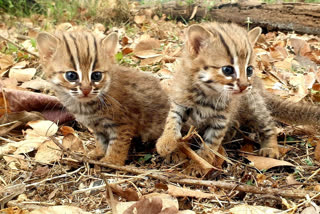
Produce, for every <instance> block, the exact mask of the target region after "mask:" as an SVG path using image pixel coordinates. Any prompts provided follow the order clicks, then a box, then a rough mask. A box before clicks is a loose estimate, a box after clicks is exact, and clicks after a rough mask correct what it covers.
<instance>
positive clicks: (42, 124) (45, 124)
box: [27, 120, 58, 137]
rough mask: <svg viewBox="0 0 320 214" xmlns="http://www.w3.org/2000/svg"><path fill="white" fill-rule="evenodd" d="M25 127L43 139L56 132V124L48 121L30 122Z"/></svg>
mask: <svg viewBox="0 0 320 214" xmlns="http://www.w3.org/2000/svg"><path fill="white" fill-rule="evenodd" d="M27 126H30V127H31V128H32V129H33V131H34V132H35V133H36V134H38V135H40V136H45V137H50V136H52V135H54V134H56V133H57V131H58V126H57V124H55V123H54V122H52V121H50V120H36V121H30V122H28V123H27Z"/></svg>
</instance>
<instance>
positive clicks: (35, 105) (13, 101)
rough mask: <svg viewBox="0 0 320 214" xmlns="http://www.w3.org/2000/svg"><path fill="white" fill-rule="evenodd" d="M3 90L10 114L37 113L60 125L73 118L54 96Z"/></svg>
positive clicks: (0, 94)
mask: <svg viewBox="0 0 320 214" xmlns="http://www.w3.org/2000/svg"><path fill="white" fill-rule="evenodd" d="M0 89H1V85H0ZM3 90H4V92H5V97H6V98H7V100H8V103H7V105H8V108H9V109H10V111H12V112H19V111H38V112H41V113H42V115H43V116H44V117H45V118H46V119H48V120H51V121H54V122H57V121H59V122H60V123H64V122H67V121H71V120H73V119H74V116H73V115H72V114H70V113H69V112H67V111H66V110H65V108H64V107H63V105H62V104H61V103H60V102H59V100H58V99H57V98H56V97H54V96H49V95H45V94H40V93H35V92H29V91H21V90H15V89H8V88H5V89H3ZM1 96H3V95H2V93H1V91H0V97H1Z"/></svg>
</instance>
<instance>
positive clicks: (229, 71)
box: [221, 65, 235, 77]
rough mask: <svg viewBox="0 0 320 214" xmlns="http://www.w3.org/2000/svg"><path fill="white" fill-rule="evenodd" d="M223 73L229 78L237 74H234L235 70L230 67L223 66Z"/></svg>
mask: <svg viewBox="0 0 320 214" xmlns="http://www.w3.org/2000/svg"><path fill="white" fill-rule="evenodd" d="M221 69H222V73H223V74H224V75H226V76H227V77H229V76H232V75H233V74H234V73H235V72H234V68H233V67H232V66H230V65H228V66H223V67H222V68H221Z"/></svg>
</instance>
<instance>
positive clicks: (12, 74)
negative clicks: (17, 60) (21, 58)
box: [9, 68, 37, 82]
mask: <svg viewBox="0 0 320 214" xmlns="http://www.w3.org/2000/svg"><path fill="white" fill-rule="evenodd" d="M36 71H37V70H36V69H35V68H25V69H20V68H11V69H10V71H9V78H14V79H16V80H17V81H18V82H26V81H29V80H31V79H32V77H33V76H34V75H35V74H36Z"/></svg>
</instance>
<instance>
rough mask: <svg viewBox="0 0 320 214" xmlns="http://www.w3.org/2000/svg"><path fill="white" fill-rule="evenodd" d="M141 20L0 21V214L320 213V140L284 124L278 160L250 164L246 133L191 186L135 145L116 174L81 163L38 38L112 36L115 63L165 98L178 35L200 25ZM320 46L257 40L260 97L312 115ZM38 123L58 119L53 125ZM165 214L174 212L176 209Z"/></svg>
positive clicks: (315, 40)
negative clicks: (303, 107) (307, 107)
mask: <svg viewBox="0 0 320 214" xmlns="http://www.w3.org/2000/svg"><path fill="white" fill-rule="evenodd" d="M138 14H139V13H138ZM140 14H142V13H140ZM144 14H145V15H132V17H133V18H132V19H131V20H130V21H129V22H127V23H125V24H123V23H122V24H116V23H113V24H112V25H111V24H109V25H108V24H99V23H98V22H97V21H94V22H93V21H91V22H90V21H86V22H84V21H83V22H71V21H70V22H60V23H56V22H55V21H54V22H53V21H52V19H50V18H47V17H46V16H39V15H33V16H31V17H29V18H17V17H15V16H12V15H9V14H3V15H2V21H1V24H0V50H1V53H0V75H1V81H0V88H1V93H0V94H1V96H0V116H1V115H2V117H1V118H0V123H1V125H0V171H1V173H0V205H1V207H0V208H1V209H2V210H0V213H2V212H3V213H28V212H29V211H32V210H36V209H39V208H41V207H51V206H56V205H65V206H67V207H62V208H61V207H60V208H59V209H64V211H65V210H68V211H71V210H72V209H76V208H71V206H74V207H78V208H81V209H82V210H83V212H84V211H87V212H90V213H112V212H113V213H115V212H116V211H115V210H117V212H118V213H122V212H121V211H120V210H125V209H127V207H129V206H130V205H132V204H134V201H138V200H139V204H134V205H133V206H136V209H137V210H138V213H140V212H141V213H142V212H144V213H160V210H161V207H162V205H161V202H162V204H163V205H167V206H168V207H171V206H174V207H179V210H180V211H181V210H192V211H194V212H196V213H218V212H220V213H240V211H239V210H242V211H243V210H250V211H251V213H259V212H260V213H266V212H267V211H268V212H270V213H275V212H276V211H271V208H275V209H279V210H282V211H283V212H284V213H296V212H297V213H299V212H301V211H303V210H305V211H304V212H305V213H318V212H317V211H315V210H316V209H318V210H319V207H318V206H317V205H316V204H320V199H319V195H320V185H319V181H320V174H319V171H320V170H319V165H320V141H319V140H320V138H319V135H318V132H317V130H316V129H315V128H314V127H302V126H290V125H288V124H283V123H280V122H279V123H278V132H279V135H278V142H279V147H280V153H281V157H280V160H276V159H263V158H262V157H258V156H253V155H254V154H256V153H257V149H258V147H257V144H256V143H255V141H254V140H253V139H255V137H256V134H255V132H254V130H252V129H241V130H242V131H238V133H237V135H236V136H235V137H234V138H233V139H232V140H230V141H228V142H226V143H225V144H224V150H225V152H223V149H222V152H221V153H222V154H224V155H226V157H227V158H225V159H226V160H223V159H221V160H220V162H221V163H220V162H219V166H218V167H220V168H221V170H212V171H211V172H209V173H208V174H207V175H206V176H204V177H202V178H199V177H192V176H189V175H186V174H185V173H184V172H185V171H186V170H185V169H186V163H185V162H182V163H180V164H170V163H167V162H166V161H165V160H164V159H163V158H161V157H159V155H157V154H156V151H155V150H154V147H153V146H152V144H151V145H150V146H148V149H146V148H145V146H144V145H142V146H141V145H139V142H137V143H136V144H135V146H134V148H132V152H131V153H130V156H129V160H128V161H127V165H126V166H123V167H118V166H114V165H110V164H104V163H101V162H97V161H93V160H89V159H87V158H85V157H84V156H83V155H84V154H86V152H88V151H90V150H91V149H93V147H94V146H95V144H94V138H93V137H92V134H91V133H90V132H89V131H88V130H87V129H86V128H85V127H83V126H82V125H81V124H78V123H77V122H75V121H74V120H73V118H72V115H69V114H67V113H63V114H62V113H61V112H62V107H61V106H60V105H59V103H58V101H57V100H56V99H55V97H54V93H53V92H52V91H51V90H50V89H49V88H48V87H47V84H46V82H45V81H43V80H45V76H44V75H43V73H42V70H41V68H40V66H39V58H38V53H37V49H36V44H35V37H36V35H37V33H38V32H39V31H42V30H46V31H49V32H54V31H55V30H57V29H59V30H79V29H80V30H90V31H95V32H96V33H105V34H108V33H110V32H114V31H115V32H118V34H119V36H120V48H119V52H118V54H117V55H116V58H117V61H118V63H120V64H122V65H125V66H131V67H135V68H138V69H140V70H142V71H144V72H152V73H153V74H154V75H155V76H157V77H159V78H160V79H161V80H162V83H163V86H164V87H165V86H166V83H167V81H168V80H170V78H171V74H172V72H173V71H174V66H175V63H176V61H177V60H179V56H180V54H181V49H182V46H183V41H184V35H183V30H184V29H185V28H186V27H187V26H188V25H190V24H192V23H196V22H197V21H192V22H189V23H186V22H183V23H182V22H179V21H177V20H170V17H166V16H162V17H159V16H157V15H154V14H152V11H145V13H144ZM110 23H111V22H110ZM106 26H107V27H106ZM251 27H252V26H250V25H249V28H251ZM319 41H320V39H319V37H317V36H314V35H299V34H295V33H292V32H291V33H287V32H267V33H266V34H263V35H262V36H261V37H260V39H259V41H258V43H257V45H256V47H255V52H256V54H257V59H256V61H257V66H256V70H257V73H258V75H259V76H260V77H261V78H262V79H263V82H264V84H265V87H266V88H267V90H268V91H270V92H272V93H274V94H276V95H279V96H281V97H282V98H288V99H290V100H291V101H292V102H308V103H310V104H317V102H319V100H320V96H319V94H320V87H319V86H320V85H319V83H318V82H320V73H319V72H320V70H319V64H320V45H319V44H320V43H319ZM145 44H148V45H145ZM45 118H46V119H52V120H54V121H57V118H59V122H57V124H58V125H55V124H53V123H52V122H50V121H49V120H45ZM30 121H36V122H30ZM62 122H64V123H62ZM61 143H62V144H61ZM59 145H60V146H59ZM106 183H107V185H106ZM155 195H156V196H158V198H153V200H152V201H148V200H143V198H152V197H154V196H155ZM310 198H311V199H310ZM130 201H131V203H129V204H128V202H130ZM132 201H133V202H132ZM120 202H125V203H120ZM240 205H241V206H240ZM249 205H252V206H249ZM57 209H58V208H57ZM129 209H130V208H129ZM312 209H313V211H312ZM310 210H311V211H310ZM43 212H44V211H42V212H41V211H39V212H38V213H43ZM48 212H49V211H48ZM61 212H62V211H61V210H51V211H50V213H61ZM74 212H76V211H75V210H74ZM81 212H82V211H81ZM33 213H37V212H36V211H33ZM125 213H133V211H132V210H131V211H130V210H126V212H125ZM162 213H178V211H177V210H176V209H174V208H172V207H171V208H168V209H167V210H166V211H162ZM248 213H249V211H248Z"/></svg>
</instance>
